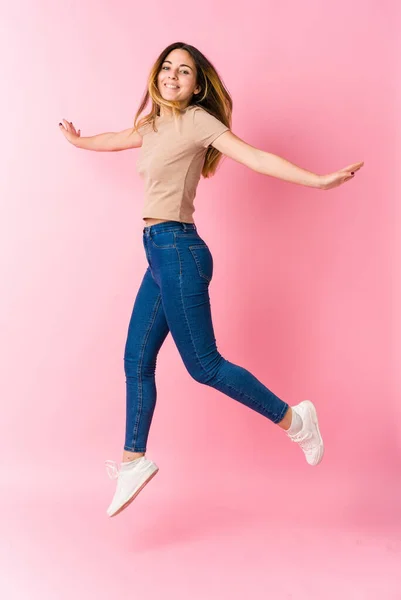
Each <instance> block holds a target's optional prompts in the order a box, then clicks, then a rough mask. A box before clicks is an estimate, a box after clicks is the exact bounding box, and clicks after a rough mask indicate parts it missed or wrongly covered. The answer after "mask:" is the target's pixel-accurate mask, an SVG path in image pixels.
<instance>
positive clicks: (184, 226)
mask: <svg viewBox="0 0 401 600" xmlns="http://www.w3.org/2000/svg"><path fill="white" fill-rule="evenodd" d="M182 226H183V228H184V231H186V230H187V226H186V224H185V223H183V224H182Z"/></svg>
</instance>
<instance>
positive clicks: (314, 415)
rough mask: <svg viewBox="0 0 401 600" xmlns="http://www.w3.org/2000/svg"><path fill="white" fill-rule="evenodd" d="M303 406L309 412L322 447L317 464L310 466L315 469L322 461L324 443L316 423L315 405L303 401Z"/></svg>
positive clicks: (308, 401)
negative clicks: (304, 405)
mask: <svg viewBox="0 0 401 600" xmlns="http://www.w3.org/2000/svg"><path fill="white" fill-rule="evenodd" d="M304 404H306V406H307V407H308V409H309V411H310V413H311V418H312V421H313V424H314V425H316V429H317V433H318V436H319V440H320V443H321V447H322V454H321V456H320V458H319V461H318V462H317V463H313V464H312V465H311V466H312V467H316V466H317V465H318V464H319V463H320V462H321V461H322V459H323V456H324V443H323V438H322V436H321V434H320V429H319V423H318V420H317V413H316V408H315V405H314V404H313V402H311V401H310V400H304ZM308 464H310V463H308Z"/></svg>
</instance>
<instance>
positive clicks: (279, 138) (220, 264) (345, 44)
mask: <svg viewBox="0 0 401 600" xmlns="http://www.w3.org/2000/svg"><path fill="white" fill-rule="evenodd" d="M1 13H2V15H1V16H2V18H1V21H0V28H1V29H0V50H1V56H2V72H1V89H2V92H1V95H0V108H1V116H2V124H1V140H2V142H1V148H0V153H1V165H2V177H1V178H0V186H1V187H0V196H1V201H2V205H1V212H2V214H1V223H2V232H1V236H0V244H1V252H0V257H1V258H0V259H1V267H2V269H1V281H2V294H1V301H2V306H1V311H0V319H1V338H2V345H1V352H2V356H1V368H2V376H1V384H2V388H1V395H0V397H1V400H2V403H1V408H2V411H1V419H0V423H1V431H0V434H1V435H0V440H1V442H0V443H1V453H0V460H1V464H2V486H3V493H2V494H1V501H0V502H1V505H0V514H1V523H0V525H1V526H0V530H1V538H0V539H1V544H0V559H1V562H0V564H1V571H0V596H1V597H2V598H7V600H11V599H14V598H15V599H17V598H18V599H19V598H24V599H26V598H29V600H32V599H35V600H36V599H39V598H40V599H41V600H47V599H49V600H50V599H51V600H54V599H57V600H67V599H68V600H70V599H71V598H76V599H77V600H81V599H83V598H96V599H97V600H103V599H106V598H107V599H109V598H117V597H130V598H146V599H147V600H148V599H149V600H153V599H156V598H158V599H159V598H161V597H163V598H169V597H171V598H174V599H175V600H177V599H179V600H181V599H183V600H184V599H185V600H186V599H187V598H191V600H205V598H211V599H213V600H214V599H219V600H225V599H230V600H235V599H236V598H241V599H242V598H244V596H245V594H246V596H247V597H252V598H256V599H265V598H269V599H272V600H273V599H274V600H288V599H293V600H295V599H296V600H303V599H312V600H315V599H316V600H318V599H319V600H322V599H324V600H331V599H334V598H335V599H339V598H344V599H347V600H370V599H372V600H373V599H375V600H377V599H378V598H380V599H381V600H393V599H394V600H396V599H398V600H399V599H400V598H401V578H400V577H399V567H400V564H401V525H400V519H401V509H400V507H401V484H400V480H401V479H400V467H401V460H400V451H401V409H400V400H399V397H400V387H401V385H400V384H401V382H400V375H399V364H398V362H399V356H400V352H399V350H400V337H401V336H400V329H401V328H400V313H399V306H400V300H401V294H400V275H399V274H400V272H401V271H400V267H401V264H400V262H401V261H400V256H401V244H400V225H401V218H400V217H401V215H400V209H399V202H400V194H399V192H400V186H399V172H400V171H399V165H400V154H401V153H400V139H401V137H400V122H399V106H400V103H399V101H400V93H399V92H400V76H399V73H400V69H399V64H398V62H397V55H398V56H400V47H399V43H398V42H397V39H396V38H397V31H398V32H399V27H400V15H399V4H398V3H397V2H396V1H395V0H393V1H390V0H387V1H383V2H381V3H378V2H366V0H364V1H362V0H360V1H354V2H351V3H350V2H348V1H345V0H337V2H324V3H322V2H320V1H317V0H313V1H307V2H297V1H295V0H287V1H285V2H281V3H277V2H273V1H270V0H268V1H267V2H264V3H260V2H255V1H252V0H251V1H250V2H247V3H246V9H238V8H237V9H235V7H234V6H233V4H232V2H226V1H224V2H219V3H218V4H217V5H215V4H214V2H211V0H206V2H202V3H201V4H199V3H195V4H191V3H187V2H185V3H184V2H175V3H173V4H171V3H163V2H160V1H157V0H156V2H154V3H152V5H150V4H149V3H144V4H143V6H142V5H140V4H139V3H132V2H117V3H113V2H111V1H108V2H106V1H98V2H94V1H93V0H92V1H86V2H78V1H77V0H72V1H70V2H51V1H50V0H47V1H44V0H36V1H35V2H34V3H33V2H27V1H25V2H22V1H20V2H14V3H7V4H6V3H3V6H2V10H1ZM177 40H179V41H186V42H188V43H191V44H193V45H194V46H197V47H199V49H200V50H201V51H203V52H204V53H205V54H206V56H208V57H209V58H210V60H211V61H212V62H213V63H214V65H215V66H216V68H217V69H218V71H219V73H220V75H221V76H222V78H223V80H224V82H225V84H226V85H227V87H228V89H229V91H230V93H231V94H232V97H233V101H234V113H233V127H232V130H233V132H234V133H235V134H236V135H238V136H239V137H241V138H242V139H244V140H245V141H247V142H248V143H250V144H252V145H254V146H257V147H259V148H261V149H264V150H266V151H269V152H273V153H275V154H278V155H280V156H283V157H285V158H287V159H288V160H290V161H292V162H294V163H295V164H298V165H299V166H302V167H304V168H306V169H308V170H312V171H315V172H317V173H329V172H332V171H336V170H338V169H340V168H343V167H345V166H348V165H350V164H352V163H355V162H358V161H360V160H364V161H365V166H364V167H363V169H362V170H361V171H360V172H359V173H358V174H357V176H356V177H355V179H354V180H353V181H350V182H349V183H347V184H345V185H344V186H341V187H340V188H336V189H333V190H330V191H327V192H323V191H319V190H314V189H312V188H307V187H302V186H297V185H292V184H289V183H286V182H283V181H280V180H278V179H273V178H270V177H264V176H263V175H261V174H258V173H255V172H252V171H250V170H249V169H247V168H246V167H244V166H242V165H240V164H238V163H236V162H234V161H232V160H230V159H227V158H226V159H224V161H223V163H222V165H221V167H220V169H219V171H218V173H217V175H216V177H215V178H212V179H210V180H204V179H202V180H201V183H200V185H199V188H198V194H197V199H196V204H195V206H196V212H195V214H194V218H195V222H196V224H197V226H198V230H199V231H200V232H201V235H202V236H204V238H205V239H206V240H207V242H208V244H209V247H210V249H211V250H212V253H213V257H214V265H215V271H214V278H213V281H212V283H211V287H210V295H211V302H212V313H213V322H214V326H215V333H216V339H217V344H218V348H219V350H220V352H221V353H222V354H223V356H224V357H225V358H227V359H228V360H231V361H232V362H234V363H236V364H239V365H242V366H243V367H245V368H247V369H249V370H250V371H251V372H252V373H254V375H256V376H257V377H258V378H259V379H260V380H261V381H262V382H264V383H265V384H266V385H267V386H268V387H269V388H270V389H271V390H272V391H274V392H275V393H276V394H277V395H279V396H280V397H281V398H282V399H284V400H286V401H288V402H289V403H290V404H295V403H298V402H300V401H301V400H303V399H310V400H313V401H314V402H315V404H316V406H317V407H318V410H319V415H320V423H321V429H322V433H323V435H324V438H325V443H326V456H325V459H324V461H323V463H322V464H321V465H320V466H319V467H317V468H311V467H309V466H308V465H307V464H306V462H305V460H304V458H303V455H302V452H301V451H300V450H299V449H298V448H296V447H295V445H294V444H291V443H290V442H289V440H288V439H287V437H286V436H285V434H284V433H283V432H282V431H281V430H280V429H279V428H277V427H274V426H273V425H272V424H271V423H270V422H269V421H267V420H266V419H264V418H263V417H262V416H261V415H259V414H257V413H255V412H252V411H251V410H250V409H248V408H246V407H244V406H242V405H241V404H239V403H237V402H235V401H234V400H232V399H231V398H229V397H227V396H224V395H223V394H221V393H220V392H218V391H217V390H213V389H210V388H208V387H206V386H201V385H199V384H198V383H196V382H195V381H194V380H192V379H191V377H190V376H189V374H188V373H187V371H186V370H185V367H184V365H183V363H182V361H181V359H180V356H179V354H178V351H177V349H176V347H175V345H174V343H173V340H172V338H171V335H169V336H168V337H167V339H166V341H165V344H164V346H163V348H162V350H161V352H160V355H159V358H158V367H157V380H156V381H157V390H158V402H157V408H156V412H155V417H154V421H153V425H152V429H151V433H150V437H149V445H148V453H147V454H148V456H149V458H152V459H153V460H154V461H155V462H156V463H157V464H158V466H159V467H160V472H159V474H158V476H157V477H156V478H155V479H154V480H153V481H152V482H151V483H150V484H149V486H147V487H146V488H145V490H144V491H143V492H142V493H141V494H140V495H139V496H138V498H137V499H136V501H135V502H134V503H133V504H131V506H130V507H129V508H128V509H127V510H126V511H124V512H123V513H121V515H119V516H117V517H116V518H113V519H110V518H109V517H108V516H107V515H106V508H107V506H108V505H109V503H110V501H111V497H112V495H113V493H114V485H115V482H111V481H110V480H109V479H108V478H107V475H106V471H105V468H104V460H105V459H107V458H112V459H114V460H116V461H120V460H121V454H122V448H123V437H124V427H125V377H124V372H123V350H124V344H125V339H126V333H127V327H128V320H129V317H130V314H131V310H132V304H133V301H134V299H135V295H136V292H137V289H138V287H139V285H140V282H141V280H142V276H143V273H144V270H145V268H146V258H145V253H144V250H143V247H142V228H143V224H144V223H143V221H142V219H141V208H142V185H141V181H140V179H139V177H138V175H137V174H136V172H135V169H134V163H135V160H136V154H137V152H138V150H136V149H134V150H130V151H126V152H117V153H114V154H113V153H98V152H88V151H86V152H85V151H81V150H78V149H76V148H74V147H73V146H71V145H70V144H68V142H67V141H66V140H65V139H64V137H63V136H62V134H61V133H60V131H59V129H58V123H59V121H61V119H62V118H65V119H68V120H70V121H73V122H74V124H75V125H76V126H77V128H80V129H81V131H82V135H84V136H85V135H94V134H96V133H101V132H105V131H118V130H120V129H125V128H127V127H129V126H130V125H131V124H132V122H133V117H134V114H135V112H136V109H137V107H138V105H139V102H140V99H141V97H142V94H143V92H144V89H145V85H146V79H147V75H148V72H149V69H150V67H151V65H152V64H153V62H154V60H155V59H156V57H157V55H158V54H159V52H161V50H162V49H163V48H164V47H165V46H167V45H168V44H170V43H172V42H173V41H177ZM396 44H398V47H397V45H396ZM397 99H398V104H397ZM397 192H398V193H397Z"/></svg>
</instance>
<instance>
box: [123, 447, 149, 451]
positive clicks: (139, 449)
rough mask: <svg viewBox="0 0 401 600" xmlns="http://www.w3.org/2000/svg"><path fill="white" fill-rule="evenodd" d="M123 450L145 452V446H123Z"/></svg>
mask: <svg viewBox="0 0 401 600" xmlns="http://www.w3.org/2000/svg"><path fill="white" fill-rule="evenodd" d="M124 450H126V452H146V448H130V447H129V446H124Z"/></svg>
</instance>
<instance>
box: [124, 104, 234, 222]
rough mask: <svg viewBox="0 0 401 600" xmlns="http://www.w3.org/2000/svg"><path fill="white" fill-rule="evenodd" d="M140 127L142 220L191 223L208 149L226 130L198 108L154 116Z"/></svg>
mask: <svg viewBox="0 0 401 600" xmlns="http://www.w3.org/2000/svg"><path fill="white" fill-rule="evenodd" d="M155 124H156V128H157V132H155V131H153V128H152V125H151V124H146V125H143V126H141V127H140V128H139V133H140V134H141V136H142V146H141V147H140V149H139V156H138V160H137V162H136V169H137V172H138V173H139V175H140V176H141V177H142V178H143V180H144V192H145V202H144V206H143V211H142V218H145V217H151V218H153V219H168V220H172V221H183V222H184V223H194V220H193V216H192V215H193V213H194V212H195V207H194V199H195V195H196V188H197V185H198V183H199V180H200V176H201V173H202V167H203V163H204V159H205V155H206V152H207V148H208V146H209V145H210V144H211V143H212V142H213V141H214V140H215V139H216V138H217V137H218V136H219V135H221V134H222V133H224V132H225V131H228V130H229V127H227V126H226V125H224V123H222V122H221V121H219V120H218V119H216V117H214V116H213V115H211V114H210V113H208V112H207V111H206V110H205V109H204V108H202V107H201V106H195V105H191V106H188V107H187V108H186V109H184V111H181V114H180V116H179V117H177V120H176V121H175V120H174V117H173V116H172V115H167V116H161V117H156V123H155Z"/></svg>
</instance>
